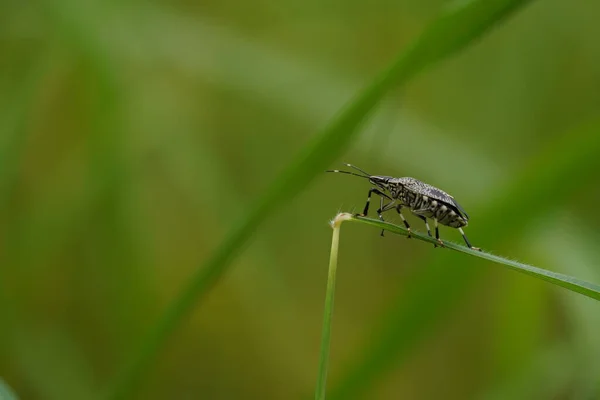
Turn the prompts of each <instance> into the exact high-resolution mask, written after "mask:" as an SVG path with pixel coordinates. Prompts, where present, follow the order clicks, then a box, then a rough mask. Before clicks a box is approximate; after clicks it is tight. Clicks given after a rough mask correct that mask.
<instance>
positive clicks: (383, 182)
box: [369, 175, 392, 189]
mask: <svg viewBox="0 0 600 400" xmlns="http://www.w3.org/2000/svg"><path fill="white" fill-rule="evenodd" d="M390 179H392V177H391V176H379V175H371V176H369V182H371V183H372V184H373V185H375V186H378V187H380V188H382V189H388V188H389V187H390Z"/></svg>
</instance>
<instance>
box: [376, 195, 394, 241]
mask: <svg viewBox="0 0 600 400" xmlns="http://www.w3.org/2000/svg"><path fill="white" fill-rule="evenodd" d="M386 197H387V196H386ZM379 204H380V206H379V210H377V215H378V216H379V219H380V220H381V222H385V221H384V219H383V215H382V213H384V212H386V211H389V210H391V209H392V208H394V207H395V204H396V201H395V200H392V201H390V202H389V203H387V204H386V205H384V204H383V197H381V202H380V203H379ZM384 231H385V229H382V230H381V236H384V235H383V232H384Z"/></svg>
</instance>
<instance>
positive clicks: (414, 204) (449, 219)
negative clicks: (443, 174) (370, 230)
mask: <svg viewBox="0 0 600 400" xmlns="http://www.w3.org/2000/svg"><path fill="white" fill-rule="evenodd" d="M344 165H346V166H347V167H350V168H353V169H355V170H357V171H358V172H360V174H357V173H355V172H350V171H340V170H337V169H334V170H328V171H326V172H337V173H341V174H348V175H354V176H358V177H361V178H365V179H368V180H369V182H370V183H371V184H372V185H375V187H372V188H371V189H370V190H369V194H368V195H367V204H365V209H364V210H363V212H362V214H360V215H361V216H367V214H368V212H369V205H370V203H371V195H372V194H373V193H374V194H376V195H379V196H380V207H379V209H378V210H377V215H378V216H379V219H380V220H381V221H383V215H382V214H383V213H384V212H386V211H389V210H394V209H395V210H396V211H397V212H398V214H400V218H402V222H403V223H404V226H406V229H408V237H409V238H410V233H411V231H410V225H409V224H408V221H406V219H405V218H404V215H402V208H403V207H406V208H408V209H409V210H410V211H411V212H412V213H413V214H414V215H416V216H417V217H418V218H420V219H422V220H423V222H425V227H426V228H427V234H428V235H429V237H432V236H431V229H430V228H429V223H428V222H427V218H431V219H433V221H434V223H435V238H436V239H437V241H438V243H439V244H440V246H442V247H444V242H443V241H442V240H441V239H440V233H439V228H438V224H441V225H446V226H449V227H452V228H457V229H458V230H459V232H460V234H461V235H462V237H463V239H464V240H465V243H466V244H467V246H468V247H469V248H470V249H473V250H479V251H481V249H480V248H478V247H473V246H471V243H470V242H469V239H467V236H466V235H465V232H464V231H463V229H462V228H463V226H467V224H468V221H469V216H468V215H467V213H466V211H465V210H464V208H462V207H461V206H460V204H458V203H457V202H456V200H454V197H452V196H450V195H449V194H448V193H446V192H444V191H443V190H440V189H438V188H436V187H433V186H431V185H428V184H426V183H424V182H421V181H419V180H417V179H415V178H408V177H405V178H394V177H391V176H379V175H371V174H369V173H367V172H365V171H363V170H362V169H360V168H358V167H356V166H354V165H352V164H344ZM386 192H387V193H389V195H388V194H387V193H386ZM384 199H388V200H389V203H387V204H384ZM381 236H383V230H382V231H381ZM434 246H435V245H434Z"/></svg>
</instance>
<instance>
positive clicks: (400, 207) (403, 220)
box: [396, 204, 411, 239]
mask: <svg viewBox="0 0 600 400" xmlns="http://www.w3.org/2000/svg"><path fill="white" fill-rule="evenodd" d="M396 211H398V214H400V218H402V222H404V226H405V227H406V230H408V236H406V238H407V239H410V234H411V231H410V225H409V224H408V221H407V220H406V218H404V215H402V204H398V206H397V207H396Z"/></svg>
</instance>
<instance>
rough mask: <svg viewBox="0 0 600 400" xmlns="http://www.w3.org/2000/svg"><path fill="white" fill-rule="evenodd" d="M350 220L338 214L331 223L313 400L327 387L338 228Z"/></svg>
mask: <svg viewBox="0 0 600 400" xmlns="http://www.w3.org/2000/svg"><path fill="white" fill-rule="evenodd" d="M350 218H351V216H350V214H338V215H337V216H336V217H335V219H334V220H333V221H331V227H332V228H333V238H332V239H331V254H330V256H329V272H328V275H327V292H326V293H325V311H324V315H323V332H322V334H321V351H320V353H319V374H318V378H317V388H316V390H315V400H324V399H325V390H326V386H327V370H328V367H329V347H330V346H329V344H330V343H331V320H332V316H333V298H334V292H335V274H336V270H337V259H338V247H339V242H340V227H341V225H342V222H344V221H347V220H349V219H350Z"/></svg>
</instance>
